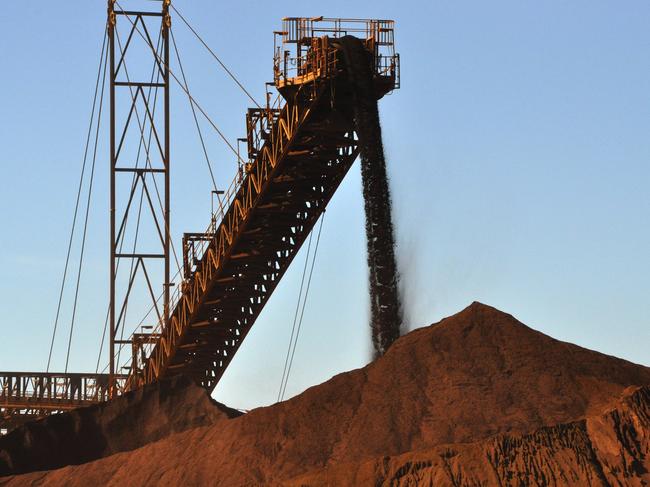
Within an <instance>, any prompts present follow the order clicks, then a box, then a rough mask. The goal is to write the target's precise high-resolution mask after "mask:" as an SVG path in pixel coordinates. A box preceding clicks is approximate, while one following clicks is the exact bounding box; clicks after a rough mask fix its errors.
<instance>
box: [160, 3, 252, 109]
mask: <svg viewBox="0 0 650 487" xmlns="http://www.w3.org/2000/svg"><path fill="white" fill-rule="evenodd" d="M171 7H172V10H173V11H174V12H176V14H177V15H178V16H179V17H180V19H181V20H182V21H183V23H184V24H185V25H186V26H187V27H188V28H189V29H190V30H191V31H192V34H194V35H195V36H196V38H197V39H198V40H199V41H200V42H201V44H203V46H204V47H205V48H206V49H207V50H208V52H209V53H210V54H212V57H213V58H214V59H215V60H216V61H217V62H218V63H219V65H220V66H221V67H222V68H223V69H224V71H225V72H226V73H228V76H230V77H231V78H232V80H233V81H234V82H235V83H237V86H239V87H240V88H241V89H242V91H243V92H244V93H246V96H248V98H249V99H250V100H251V101H252V102H253V103H255V106H257V108H262V107H261V106H260V105H259V104H258V103H257V101H255V98H253V96H252V95H251V94H250V93H249V92H248V90H247V89H246V88H244V85H242V84H241V83H240V81H239V80H238V79H237V78H236V77H235V75H234V74H233V73H232V72H231V71H230V70H229V69H228V67H227V66H226V65H225V64H224V63H223V62H222V61H221V59H219V56H217V55H216V54H215V53H214V51H213V50H212V49H211V48H210V46H208V45H207V44H206V42H205V41H204V40H203V38H202V37H201V36H200V35H199V34H198V32H196V31H195V30H194V28H193V27H192V26H191V25H190V24H189V22H188V21H187V20H185V17H183V15H182V14H181V13H180V12H179V11H178V9H177V8H176V7H175V6H174V5H173V4H172V5H171Z"/></svg>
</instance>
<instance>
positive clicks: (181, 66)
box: [169, 28, 217, 191]
mask: <svg viewBox="0 0 650 487" xmlns="http://www.w3.org/2000/svg"><path fill="white" fill-rule="evenodd" d="M169 32H170V33H171V38H172V44H173V46H174V51H175V52H176V59H178V66H179V67H180V69H181V76H182V77H183V83H185V88H186V89H187V91H188V92H189V91H190V88H189V85H188V83H187V77H186V76H185V70H184V69H183V63H182V62H181V56H180V54H179V53H178V46H177V45H176V37H175V36H174V31H173V30H172V29H171V28H170V29H169ZM188 100H189V102H190V108H191V109H192V115H193V116H194V124H195V125H196V130H197V132H198V133H199V139H200V141H201V147H202V148H203V154H204V155H205V162H206V163H207V164H208V171H210V178H211V179H212V186H213V187H214V190H215V191H217V182H216V181H215V179H214V173H213V172H212V164H210V157H209V156H208V151H207V149H206V147H205V141H204V140H203V133H202V132H201V126H200V125H199V120H198V118H197V117H196V110H195V109H194V103H192V99H191V98H188Z"/></svg>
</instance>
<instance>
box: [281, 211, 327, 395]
mask: <svg viewBox="0 0 650 487" xmlns="http://www.w3.org/2000/svg"><path fill="white" fill-rule="evenodd" d="M324 221H325V213H323V216H322V217H321V220H320V226H319V227H318V236H317V237H316V247H315V248H314V256H313V258H312V260H311V269H309V279H307V289H306V290H305V298H304V300H303V302H302V311H301V312H300V320H299V321H298V329H297V330H296V339H295V340H294V342H293V350H292V351H291V360H290V361H289V368H288V369H287V378H286V379H285V381H284V390H283V391H282V397H281V398H280V400H283V399H284V394H285V392H286V391H287V384H288V383H289V374H290V373H291V366H292V365H293V357H294V355H295V353H296V346H297V345H298V337H299V335H300V328H301V327H302V318H303V316H304V315H305V305H306V304H307V296H308V295H309V288H310V287H311V277H312V274H313V273H314V264H315V263H316V254H317V253H318V244H319V242H320V234H321V231H322V230H323V222H324Z"/></svg>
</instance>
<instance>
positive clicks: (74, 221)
mask: <svg viewBox="0 0 650 487" xmlns="http://www.w3.org/2000/svg"><path fill="white" fill-rule="evenodd" d="M107 38H108V36H107V31H106V30H104V40H103V42H102V50H101V54H100V56H99V67H98V68H97V80H96V81H95V94H94V95H93V107H92V110H91V114H90V123H89V124H88V134H87V135H86V148H85V149H84V158H83V164H82V166H81V176H80V178H79V189H78V190H77V201H76V203H75V208H74V216H73V217H72V229H71V231H70V239H69V240H68V251H67V254H66V257H65V267H64V269H63V279H62V280H61V289H60V291H59V302H58V304H57V307H56V318H55V319H54V330H53V332H52V341H51V342H50V353H49V354H48V357H47V367H46V372H49V371H50V363H51V361H52V350H53V349H54V340H55V338H56V330H57V327H58V324H59V316H60V313H61V303H62V301H63V289H64V287H65V281H66V278H67V275H68V265H69V263H70V254H71V253H72V241H73V239H74V231H75V227H76V226H77V214H78V211H79V202H80V201H81V189H82V187H83V180H84V175H85V172H86V161H87V160H88V148H89V147H90V134H91V133H92V128H93V121H94V118H95V108H96V105H97V94H98V92H99V80H100V77H101V73H102V64H103V62H104V51H105V49H106V39H107Z"/></svg>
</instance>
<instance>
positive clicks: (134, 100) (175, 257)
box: [115, 2, 181, 269]
mask: <svg viewBox="0 0 650 487" xmlns="http://www.w3.org/2000/svg"><path fill="white" fill-rule="evenodd" d="M115 3H117V2H115ZM120 8H121V7H120ZM127 17H128V16H127ZM136 30H137V29H136ZM115 34H116V37H117V43H118V44H119V48H120V52H124V51H122V42H121V40H120V36H119V34H118V32H117V30H116V31H115ZM145 42H147V44H149V43H148V41H145ZM153 53H154V55H155V56H156V57H158V53H156V52H155V51H153ZM170 72H171V71H170ZM124 73H125V75H126V81H127V83H130V82H131V80H130V78H129V72H128V69H127V67H126V61H124ZM129 92H130V93H131V100H132V102H133V111H134V112H135V117H136V120H137V122H138V128H139V129H140V138H141V139H142V140H143V141H144V125H143V124H142V121H141V120H140V114H139V112H138V107H137V106H136V98H135V95H134V94H133V87H131V86H129ZM145 153H146V155H147V162H146V164H148V165H149V168H150V169H153V166H152V164H151V157H150V154H149V149H148V148H147V147H146V143H145ZM151 180H152V181H153V185H154V188H155V190H156V195H157V197H158V204H159V205H160V209H161V210H162V211H163V212H164V211H165V209H164V207H163V204H162V199H161V198H160V192H159V191H158V183H156V178H155V177H153V176H152V178H151ZM165 225H167V223H166V222H165ZM165 230H166V232H168V233H170V234H171V231H170V229H169V228H168V227H167V226H166V227H165ZM170 245H171V248H172V253H173V255H174V260H175V261H176V267H177V268H178V269H180V268H181V265H180V263H179V260H178V254H177V253H176V247H175V246H174V242H173V240H172V239H170Z"/></svg>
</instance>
